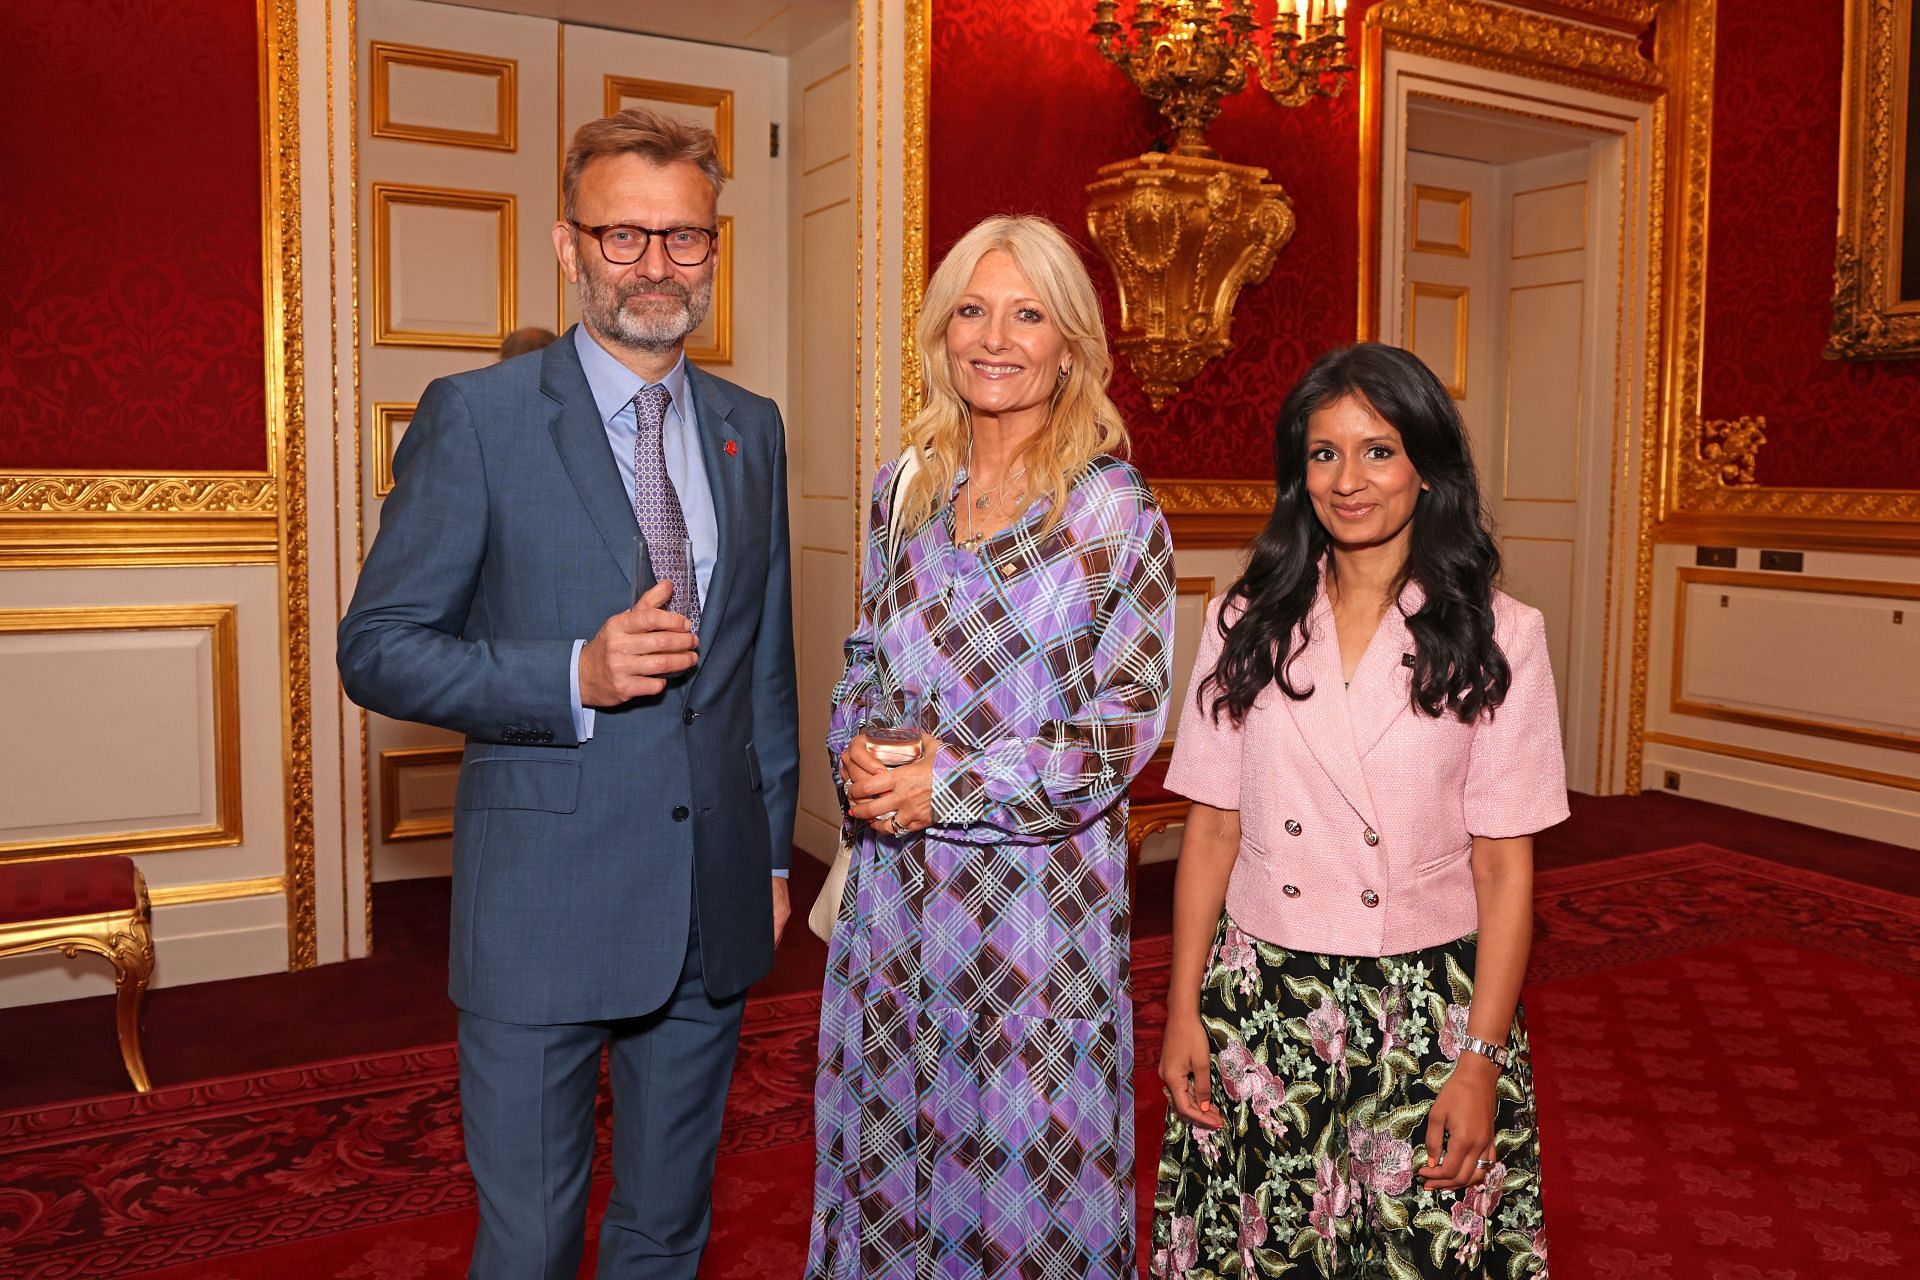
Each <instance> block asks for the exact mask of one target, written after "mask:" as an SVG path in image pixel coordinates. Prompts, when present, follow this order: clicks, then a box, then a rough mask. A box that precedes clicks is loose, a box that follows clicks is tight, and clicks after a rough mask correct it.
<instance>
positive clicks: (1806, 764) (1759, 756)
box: [1647, 732, 1920, 791]
mask: <svg viewBox="0 0 1920 1280" xmlns="http://www.w3.org/2000/svg"><path fill="white" fill-rule="evenodd" d="M1647 743H1648V745H1649V746H1651V745H1654V744H1656V743H1657V744H1659V745H1661V746H1667V747H1679V748H1681V749H1682V750H1685V751H1701V752H1705V753H1706V754H1708V755H1715V756H1731V757H1733V758H1734V759H1736V760H1750V761H1752V762H1753V763H1755V764H1770V765H1775V766H1778V767H1779V768H1782V769H1797V770H1799V771H1801V772H1802V773H1818V774H1822V775H1824V776H1826V777H1829V778H1845V779H1847V780H1848V781H1850V782H1865V783H1869V784H1871V785H1873V786H1876V787H1893V788H1896V789H1897V790H1900V791H1920V778H1916V777H1907V776H1904V775H1901V774H1898V773H1882V772H1881V771H1880V770H1878V769H1861V768H1858V767H1856V766H1854V765H1850V764H1835V763H1833V762H1832V761H1830V760H1810V759H1808V758H1807V757H1805V756H1789V755H1782V754H1781V753H1780V752H1778V751H1762V750H1761V749H1760V748H1758V747H1741V746H1735V745H1734V744H1733V743H1731V742H1709V741H1707V740H1706V739H1705V738H1687V737H1682V736H1681V735H1680V734H1677V733H1659V732H1652V733H1648V734H1647Z"/></svg>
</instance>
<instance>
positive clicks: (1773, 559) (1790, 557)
mask: <svg viewBox="0 0 1920 1280" xmlns="http://www.w3.org/2000/svg"><path fill="white" fill-rule="evenodd" d="M1806 560H1807V557H1806V556H1805V555H1804V554H1803V553H1801V552H1798V551H1762V552H1761V553H1760V567H1761V568H1762V569H1771V570H1773V571H1774V572H1775V573H1799V572H1800V570H1801V568H1802V567H1803V566H1804V565H1805V564H1806Z"/></svg>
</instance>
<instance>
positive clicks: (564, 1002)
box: [339, 110, 798, 1280]
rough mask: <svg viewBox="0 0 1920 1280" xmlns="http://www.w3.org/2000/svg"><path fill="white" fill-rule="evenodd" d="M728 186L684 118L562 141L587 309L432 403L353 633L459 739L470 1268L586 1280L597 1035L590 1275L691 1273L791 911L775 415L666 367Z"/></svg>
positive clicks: (355, 611) (705, 301)
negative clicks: (610, 1120)
mask: <svg viewBox="0 0 1920 1280" xmlns="http://www.w3.org/2000/svg"><path fill="white" fill-rule="evenodd" d="M724 176H725V175H724V171H723V170H722V168H721V166H720V162H719V158H718V154H717V151H716V149H715V143H714V138H713V135H712V133H711V132H709V131H707V130H705V129H700V128H697V127H694V126H691V125H687V124H683V123H680V122H678V121H675V120H673V119H670V118H667V117H664V116H660V115H656V114H654V113H651V112H647V111H641V110H629V111H623V112H621V113H619V114H618V115H615V116H610V117H607V118H606V119H603V120H598V121H594V122H593V123H591V124H588V125H586V126H584V127H582V128H581V130H580V131H579V133H578V134H576V135H575V137H574V142H573V146H572V148H571V149H570V150H569V151H568V154H567V159H566V169H565V173H564V175H563V188H564V193H565V204H566V217H565V218H564V219H562V220H561V221H560V222H558V223H556V224H555V226H554V230H553V239H554V247H555V250H556V251H557V252H558V254H559V256H560V262H561V265H562V268H563V269H564V270H565V272H566V275H567V278H568V279H569V280H570V281H572V282H573V283H574V284H575V285H576V286H577V288H578V290H579V295H580V305H581V314H582V321H581V323H580V325H578V326H576V327H575V328H574V329H572V330H570V331H569V332H568V333H567V334H566V335H565V336H563V337H562V338H561V339H560V340H559V341H558V342H555V343H554V344H553V345H551V346H549V347H547V348H546V349H545V350H543V351H539V352H535V353H532V354H530V355H526V356H522V357H519V358H517V359H513V360H508V361H505V362H503V363H501V364H497V365H494V366H492V367H491V368H486V369H479V370H476V371H474V372H471V373H463V374H459V375H457V376H455V377H451V378H442V379H440V380H439V381H437V382H435V383H433V385H432V386H430V387H428V388H427V391H426V394H425V396H424V397H423V398H422V399H421V401H420V404H419V407H418V408H417V410H416V411H415V414H414V417H413V420H412V423H411V424H410V425H409V427H408V429H407V433H406V436H405V439H404V441H403V442H402V444H401V448H400V451H399V453H398V455H397V456H396V457H395V460H394V468H395V486H394V489H393V492H392V494H391V496H389V497H388V499H387V502H386V506H385V509H384V510H383V512H382V514H381V527H380V534H379V536H378V537H377V538H376V539H375V540H374V544H373V549H372V551H371V552H370V553H369V554H368V556H367V561H366V565H365V567H364V568H363V569H362V571H361V575H360V582H359V587H358V589H357V590H356V591H355V593H354V598H353V604H352V607H351V608H350V609H349V610H348V611H347V616H346V618H345V620H344V621H342V623H341V624H340V651H339V655H340V656H339V661H340V673H341V677H342V679H343V680H344V682H345V684H346V688H347V692H348V694H349V695H350V696H351V697H352V698H353V699H354V701H356V702H358V703H360V704H361V705H362V706H365V707H368V708H371V709H372V710H375V711H378V712H380V713H382V714H384V715H389V716H394V717H396V718H399V719H404V720H417V721H422V722H425V723H427V724H435V725H440V726H442V727H444V728H448V729H452V730H455V731H457V732H459V733H463V734H465V735H466V738H467V746H466V754H465V757H464V759H463V761H462V763H461V767H460V784H459V790H458V798H457V801H456V805H457V813H456V816H455V820H454V863H453V931H452V955H451V974H452V977H451V983H450V990H449V994H450V995H451V997H452V999H453V1001H454V1003H455V1004H456V1005H458V1006H459V1010H460V1097H461V1103H462V1105H463V1107H464V1109H465V1116H466V1120H465V1123H466V1142H467V1158H468V1161H469V1163H470V1164H471V1165H472V1167H473V1172H474V1178H475V1181H476V1182H477V1183H478V1186H479V1192H480V1229H479V1234H478V1237H477V1238H476V1240H475V1244H474V1254H473V1262H472V1267H471V1270H470V1271H469V1273H468V1274H469V1275H470V1276H475V1277H488V1278H492V1277H501V1278H503V1280H530V1278H531V1277H559V1276H566V1277H571V1276H573V1275H574V1273H575V1270H576V1268H577V1267H578V1264H579V1260H580V1254H581V1250H582V1246H583V1238H584V1235H585V1229H586V1225H585V1224H586V1208H587V1192H588V1181H589V1174H590V1171H591V1167H592V1161H593V1147H594V1134H593V1113H594V1093H595V1086H596V1076H597V1071H598V1063H599V1058H600V1052H601V1048H602V1046H603V1045H610V1046H611V1075H612V1079H613V1090H614V1143H613V1168H614V1177H615V1185H614V1190H613V1193H612V1198H611V1200H610V1201H609V1203H608V1206H607V1213H606V1219H605V1223H604V1225H603V1226H602V1228H601V1233H600V1270H599V1274H600V1276H602V1277H623V1278H624V1277H646V1278H649V1280H651V1278H652V1277H684V1278H686V1280H692V1277H693V1276H694V1274H695V1271H696V1269H697V1267H698V1265H699V1259H700V1253H701V1250H702V1249H703V1248H704V1246H705V1244H706V1239H707V1232H708V1225H709V1219H710V1210H711V1199H712V1195H711V1189H712V1181H713V1163H714V1156H715V1152H716V1150H717V1148H718V1144H719V1136H720V1118H721V1111H722V1108H723V1106H724V1103H725V1099H726V1091H727V1083H728V1079H729V1077H730V1075H731V1073H732V1070H733V1056H734V1048H735V1045H736V1043H737V1040H738V1036H739V1029H740V1016H741V1009H742V1004H743V1001H744V994H743V993H744V992H745V990H746V988H747V986H748V985H749V984H750V983H752V982H753V981H755V980H756V979H758V978H760V977H761V976H762V975H764V974H765V973H766V972H767V970H768V969H769V968H770V967H771V966H772V963H773V950H774V947H775V945H776V944H777V943H778V941H779V937H780V933H781V930H782V929H783V928H784V927H785V925H786V921H787V914H788V902H787V884H786V880H785V878H784V877H785V875H786V867H787V859H788V857H789V854H790V852H791V848H792V834H793V816H794V794H795V781H796V774H797V770H798V745H797V741H796V738H797V729H796V711H795V706H794V665H793V629H792V620H791V615H790V608H791V600H790V597H791V584H790V578H789V569H788V559H787V557H788V549H787V480H786V450H785V445H784V437H783V431H782V427H781V422H780V414H779V411H778V410H777V409H776V408H775V407H774V405H773V403H772V402H771V401H769V400H766V399H763V398H762V397H760V396H756V395H753V394H751V393H749V392H747V391H744V390H742V389H741V388H739V387H736V386H734V385H733V384H731V383H729V382H725V381H723V380H721V379H719V378H716V377H714V376H713V375H712V374H709V373H706V372H704V371H702V370H700V369H697V368H695V367H694V366H692V365H690V364H688V363H687V362H686V358H685V353H684V345H685V339H686V336H687V335H688V334H689V333H691V332H692V331H693V330H694V329H695V328H697V327H698V326H699V324H700V322H701V320H702V319H703V318H704V316H705V315H706V312H707V308H708V305H709V303H710V301H711V299H712V296H713V273H714V262H715V254H716V253H717V251H718V243H717V235H716V218H715V212H714V206H715V202H716V199H717V197H718V194H719V190H720V185H721V182H722V180H723V178H724Z"/></svg>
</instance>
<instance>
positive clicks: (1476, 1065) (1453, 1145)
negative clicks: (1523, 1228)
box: [1418, 1053, 1500, 1191]
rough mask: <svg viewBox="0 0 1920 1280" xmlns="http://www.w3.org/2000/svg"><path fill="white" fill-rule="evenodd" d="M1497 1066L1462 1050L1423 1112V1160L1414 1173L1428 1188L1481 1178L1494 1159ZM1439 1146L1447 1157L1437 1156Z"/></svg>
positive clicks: (1451, 1187)
mask: <svg viewBox="0 0 1920 1280" xmlns="http://www.w3.org/2000/svg"><path fill="white" fill-rule="evenodd" d="M1499 1084H1500V1069H1499V1068H1498V1067H1496V1066H1495V1065H1494V1064H1493V1063H1492V1061H1490V1060H1489V1059H1487V1058H1486V1057H1484V1056H1483V1055H1481V1054H1478V1053H1462V1054H1461V1055H1460V1058H1459V1061H1457V1062H1456V1063H1454V1068H1453V1075H1452V1076H1451V1077H1449V1078H1448V1080H1447V1082H1446V1084H1444V1085H1442V1086H1441V1087H1440V1096H1439V1097H1437V1098H1435V1099H1434V1100H1433V1110H1432V1111H1430V1112H1428V1114H1427V1163H1426V1164H1425V1165H1424V1166H1422V1167H1421V1168H1420V1169H1419V1170H1418V1172H1419V1174H1420V1177H1421V1178H1422V1179H1423V1180H1424V1181H1425V1183H1426V1186H1427V1188H1428V1190H1431V1191H1459V1190H1462V1189H1464V1188H1466V1187H1470V1186H1473V1185H1475V1184H1476V1183H1478V1182H1480V1181H1481V1180H1482V1179H1484V1178H1485V1177H1486V1176H1487V1169H1488V1168H1489V1167H1491V1166H1492V1164H1493V1162H1494V1158H1495V1148H1494V1144H1493V1126H1494V1104H1495V1101H1496V1098H1495V1093H1496V1090H1497V1089H1498V1087H1499ZM1443 1147H1444V1149H1445V1153H1446V1158H1445V1159H1444V1160H1442V1159H1441V1151H1442V1148H1443Z"/></svg>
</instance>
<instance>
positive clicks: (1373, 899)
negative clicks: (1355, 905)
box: [1360, 889, 1380, 907]
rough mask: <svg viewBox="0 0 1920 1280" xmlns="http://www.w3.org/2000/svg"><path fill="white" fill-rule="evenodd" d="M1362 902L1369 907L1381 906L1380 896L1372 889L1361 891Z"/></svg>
mask: <svg viewBox="0 0 1920 1280" xmlns="http://www.w3.org/2000/svg"><path fill="white" fill-rule="evenodd" d="M1360 901H1361V902H1363V903H1365V904H1366V905H1367V906H1369V907H1377V906H1379V905H1380V895H1379V894H1377V893H1375V892H1374V891H1373V890H1371V889H1362V890H1361V891H1360Z"/></svg>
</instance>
